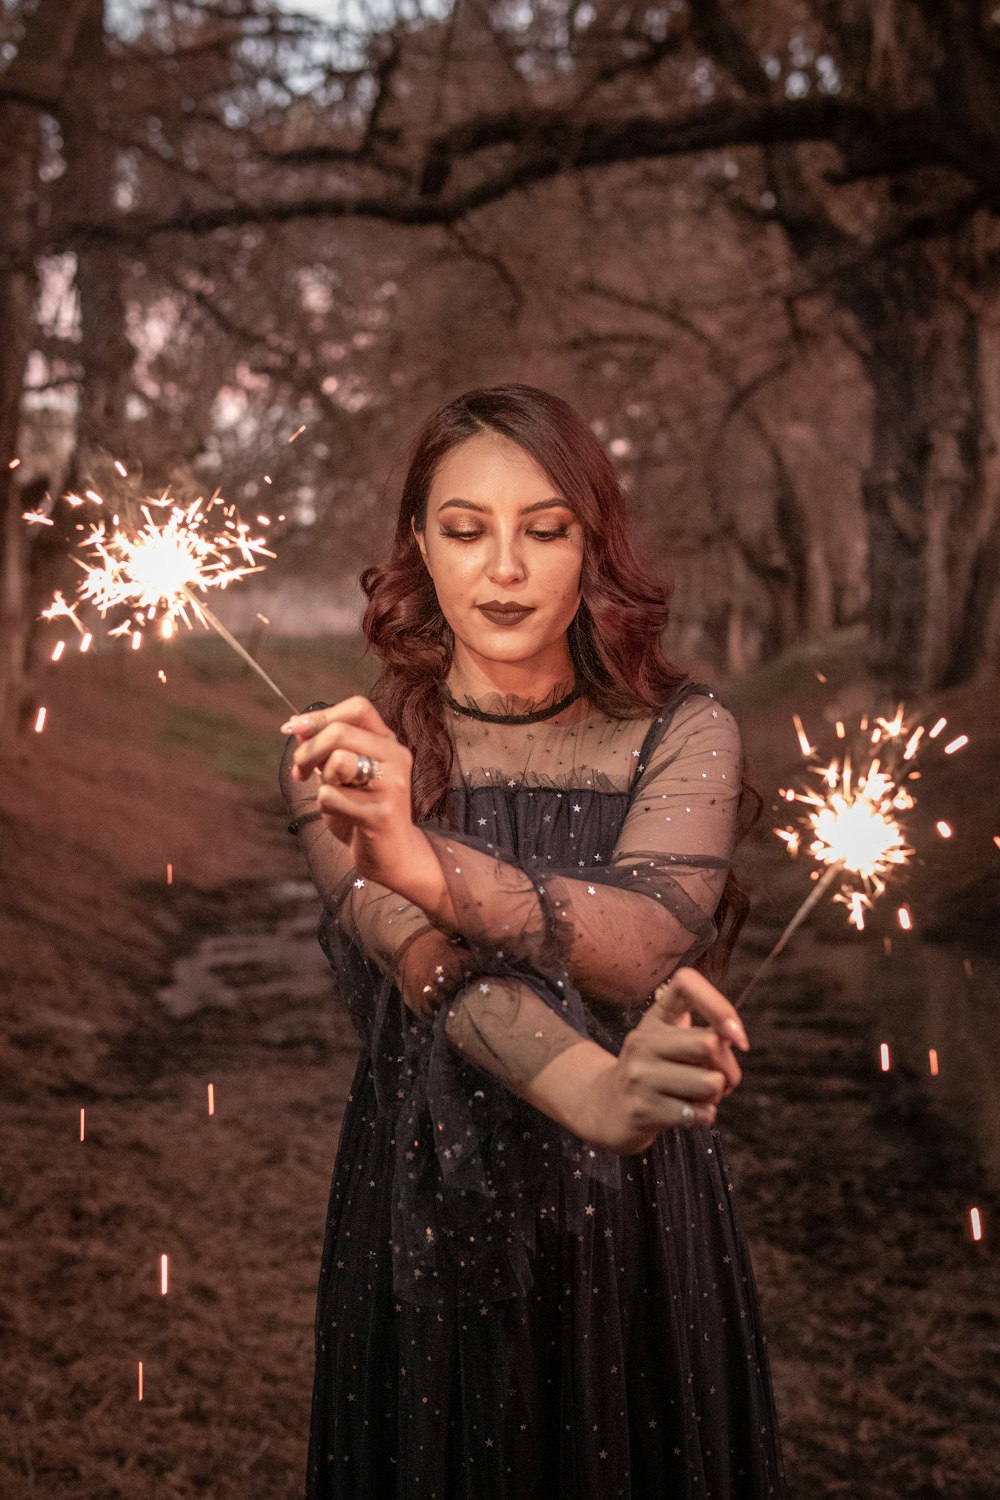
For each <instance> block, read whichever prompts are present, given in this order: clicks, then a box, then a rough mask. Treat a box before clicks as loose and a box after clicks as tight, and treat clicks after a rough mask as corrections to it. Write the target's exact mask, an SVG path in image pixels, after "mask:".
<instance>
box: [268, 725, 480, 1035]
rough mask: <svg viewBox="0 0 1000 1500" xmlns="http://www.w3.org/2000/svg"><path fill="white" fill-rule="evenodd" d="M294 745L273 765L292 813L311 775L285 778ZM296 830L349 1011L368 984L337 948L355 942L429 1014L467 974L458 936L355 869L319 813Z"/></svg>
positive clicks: (306, 808) (312, 787)
mask: <svg viewBox="0 0 1000 1500" xmlns="http://www.w3.org/2000/svg"><path fill="white" fill-rule="evenodd" d="M313 706H314V707H323V706H325V705H320V704H317V705H313ZM295 746H296V741H295V739H294V738H292V739H289V741H288V743H287V744H286V746H285V751H284V754H283V755H282V758H281V767H280V772H279V780H280V784H281V790H282V794H283V795H284V798H285V805H286V806H287V808H288V811H289V814H290V815H291V817H292V819H293V820H295V819H301V818H302V817H303V816H304V815H306V814H309V813H313V812H315V811H316V783H315V782H305V783H303V782H297V781H293V780H292V775H291V772H292V755H293V753H294V751H295ZM299 838H300V841H301V843H302V848H303V852H304V854H305V857H306V862H307V864H308V866H309V873H310V875H311V877H312V880H313V884H314V885H315V886H316V889H317V891H318V892H319V895H320V898H321V900H322V902H323V917H322V921H321V942H322V944H323V949H324V952H325V953H326V955H327V958H328V959H329V961H330V963H331V965H332V967H333V969H334V971H335V973H337V975H338V977H339V978H340V979H341V980H342V981H343V988H344V989H345V991H346V994H345V998H346V999H347V1001H348V1004H349V1005H351V1009H352V1014H355V1016H356V1019H358V1017H357V1015H356V1007H355V1006H354V1005H353V1004H351V1002H352V999H353V998H354V995H355V994H356V993H361V992H363V991H364V990H365V989H366V988H367V990H368V991H369V992H370V991H371V986H370V985H368V986H364V985H362V984H359V983H358V982H357V980H356V978H355V976H354V975H353V973H349V972H348V970H349V968H350V961H351V960H350V956H349V955H348V954H347V952H346V951H345V950H346V948H347V946H353V947H354V948H355V949H356V950H357V953H356V954H355V955H354V959H355V963H357V962H358V961H360V962H361V963H362V964H364V963H365V962H366V961H367V962H370V963H373V964H374V965H376V967H377V969H378V970H379V971H380V973H381V974H382V975H384V976H386V977H387V978H389V979H392V980H394V981H395V982H396V983H397V984H398V985H399V988H400V991H401V993H402V995H403V998H404V1000H405V1001H406V1003H407V1005H408V1006H409V1007H410V1008H411V1009H412V1010H414V1011H415V1012H416V1013H417V1014H429V1013H430V1012H431V1011H432V1010H434V1009H436V1008H437V1005H438V1004H439V1003H440V1000H441V999H443V998H446V997H447V996H448V995H450V994H452V993H453V992H454V991H455V990H456V989H457V988H458V987H459V986H460V985H461V984H462V983H463V982H464V981H465V980H467V979H468V978H469V977H470V976H471V974H472V972H473V969H472V956H471V954H470V952H469V950H468V948H467V946H466V944H465V943H464V941H463V940H462V938H461V936H459V935H450V934H448V933H445V932H442V931H441V929H440V927H438V926H435V925H433V924H432V923H431V921H430V920H429V918H428V916H427V913H426V912H425V911H424V910H423V909H422V908H421V907H419V906H416V905H415V904H414V903H413V902H412V901H406V900H404V898H403V897H402V896H400V895H398V893H397V892H396V891H393V890H390V889H389V888H388V887H387V886H384V885H379V884H378V882H377V881H374V880H368V879H366V878H363V877H362V876H361V875H359V874H358V871H357V869H356V868H355V866H354V862H353V860H352V859H351V854H350V850H349V849H348V848H347V846H346V845H345V844H342V843H341V842H340V840H339V839H338V838H336V837H335V836H334V835H333V834H332V833H331V832H330V831H329V829H328V828H327V827H326V826H325V825H324V823H323V822H322V820H321V819H314V820H312V821H310V822H308V823H304V824H302V825H301V826H300V828H299ZM435 991H436V992H437V994H435ZM361 1019H362V1021H363V1020H364V1019H365V1018H361ZM362 1031H363V1034H364V1035H365V1036H366V1039H370V1032H369V1027H368V1026H367V1025H362Z"/></svg>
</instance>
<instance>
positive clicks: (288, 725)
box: [281, 719, 295, 734]
mask: <svg viewBox="0 0 1000 1500" xmlns="http://www.w3.org/2000/svg"><path fill="white" fill-rule="evenodd" d="M294 723H295V720H294V719H286V721H285V723H284V724H282V726H281V733H282V734H292V733H293V732H294V731H293V726H294Z"/></svg>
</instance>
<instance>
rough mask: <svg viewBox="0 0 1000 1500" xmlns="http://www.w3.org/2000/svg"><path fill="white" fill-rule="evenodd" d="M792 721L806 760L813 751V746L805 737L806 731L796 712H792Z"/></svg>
mask: <svg viewBox="0 0 1000 1500" xmlns="http://www.w3.org/2000/svg"><path fill="white" fill-rule="evenodd" d="M792 723H793V724H794V725H795V733H796V734H797V735H798V739H799V746H800V748H801V750H802V754H803V755H804V756H805V757H806V759H807V760H808V758H809V756H810V755H812V753H813V747H812V745H810V743H809V740H808V739H807V737H806V732H805V730H804V729H803V727H802V720H801V719H800V718H799V716H798V714H792Z"/></svg>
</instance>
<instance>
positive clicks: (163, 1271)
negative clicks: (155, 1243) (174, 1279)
mask: <svg viewBox="0 0 1000 1500" xmlns="http://www.w3.org/2000/svg"><path fill="white" fill-rule="evenodd" d="M169 1273H170V1262H169V1259H168V1257H167V1256H166V1255H161V1256H160V1296H161V1297H165V1296H166V1295H167V1289H168V1285H169Z"/></svg>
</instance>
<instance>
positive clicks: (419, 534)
mask: <svg viewBox="0 0 1000 1500" xmlns="http://www.w3.org/2000/svg"><path fill="white" fill-rule="evenodd" d="M410 530H411V531H412V532H413V535H414V536H415V537H416V539H417V546H418V547H419V548H420V556H421V557H422V558H423V560H424V567H425V568H427V571H428V573H429V572H430V568H429V567H428V564H427V543H426V542H425V541H424V534H423V532H422V531H418V530H417V528H416V526H415V525H414V521H413V517H412V516H411V517H410Z"/></svg>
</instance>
